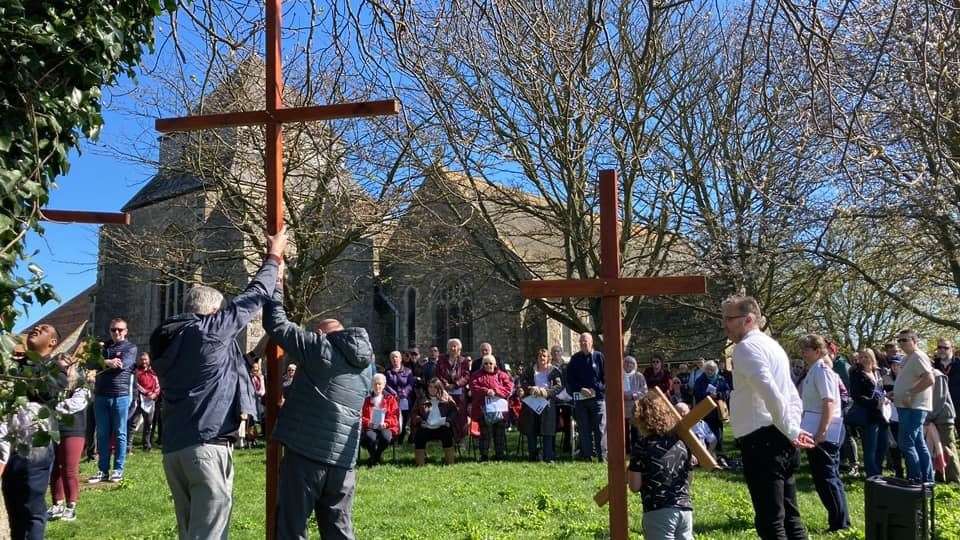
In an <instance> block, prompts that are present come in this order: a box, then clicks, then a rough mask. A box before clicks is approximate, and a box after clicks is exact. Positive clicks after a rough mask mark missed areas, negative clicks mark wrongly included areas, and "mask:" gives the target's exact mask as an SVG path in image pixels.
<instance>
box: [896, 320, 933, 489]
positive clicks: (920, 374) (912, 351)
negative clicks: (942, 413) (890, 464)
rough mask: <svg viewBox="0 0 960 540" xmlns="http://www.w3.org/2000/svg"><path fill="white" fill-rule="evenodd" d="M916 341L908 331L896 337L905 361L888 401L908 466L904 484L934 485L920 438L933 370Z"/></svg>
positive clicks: (929, 406) (930, 396) (930, 406)
mask: <svg viewBox="0 0 960 540" xmlns="http://www.w3.org/2000/svg"><path fill="white" fill-rule="evenodd" d="M918 341H919V338H918V336H917V333H916V332H914V331H913V330H910V329H906V330H903V331H901V332H900V333H899V334H898V335H897V345H899V346H900V348H901V349H902V350H903V352H904V353H905V354H906V355H907V357H906V360H905V361H904V364H903V367H902V368H901V369H900V372H899V373H898V374H897V380H896V382H894V384H893V392H892V395H891V396H889V397H891V398H892V399H893V404H894V405H895V406H896V407H897V417H898V418H899V419H900V429H899V432H898V434H897V445H898V446H899V447H900V452H901V453H902V454H903V459H904V461H905V462H906V464H907V480H911V481H915V482H933V462H932V461H931V460H930V451H929V450H928V449H927V443H926V441H925V440H924V437H923V421H924V419H925V418H926V416H927V415H928V414H930V411H931V410H932V409H933V383H934V377H933V367H932V365H931V363H930V358H929V357H928V356H927V353H925V352H923V351H922V350H920V347H919V346H918Z"/></svg>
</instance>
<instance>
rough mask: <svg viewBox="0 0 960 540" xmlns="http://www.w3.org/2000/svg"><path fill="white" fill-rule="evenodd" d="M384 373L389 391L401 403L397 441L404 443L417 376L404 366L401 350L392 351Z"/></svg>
mask: <svg viewBox="0 0 960 540" xmlns="http://www.w3.org/2000/svg"><path fill="white" fill-rule="evenodd" d="M384 375H386V376H387V391H388V392H390V393H391V394H393V395H395V396H396V397H397V402H398V403H400V438H399V439H398V440H397V443H399V444H403V439H404V436H405V435H406V433H407V425H408V424H409V423H410V407H411V406H412V405H413V401H414V396H413V388H414V384H415V383H416V377H414V376H413V371H411V370H410V368H408V367H404V365H403V356H402V355H401V354H400V351H393V352H392V353H390V369H388V370H387V372H386V373H384Z"/></svg>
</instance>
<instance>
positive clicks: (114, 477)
mask: <svg viewBox="0 0 960 540" xmlns="http://www.w3.org/2000/svg"><path fill="white" fill-rule="evenodd" d="M110 481H111V482H113V483H114V484H116V483H117V482H122V481H123V471H113V472H112V473H110Z"/></svg>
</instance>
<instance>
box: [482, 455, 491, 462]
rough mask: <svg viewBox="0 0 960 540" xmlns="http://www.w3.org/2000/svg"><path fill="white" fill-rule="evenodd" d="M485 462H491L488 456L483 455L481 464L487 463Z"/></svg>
mask: <svg viewBox="0 0 960 540" xmlns="http://www.w3.org/2000/svg"><path fill="white" fill-rule="evenodd" d="M485 461H490V458H489V457H488V456H485V455H481V456H480V463H483V462H485Z"/></svg>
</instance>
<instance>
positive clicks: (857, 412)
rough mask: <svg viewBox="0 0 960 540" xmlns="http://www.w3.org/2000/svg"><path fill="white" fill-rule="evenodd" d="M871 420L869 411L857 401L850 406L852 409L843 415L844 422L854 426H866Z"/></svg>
mask: <svg viewBox="0 0 960 540" xmlns="http://www.w3.org/2000/svg"><path fill="white" fill-rule="evenodd" d="M869 421H870V417H869V411H867V409H866V408H865V407H864V406H863V405H861V404H859V403H857V402H854V403H853V405H851V406H850V409H848V410H847V414H845V415H844V417H843V423H844V424H847V425H848V426H854V427H866V425H867V423H868V422H869Z"/></svg>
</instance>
